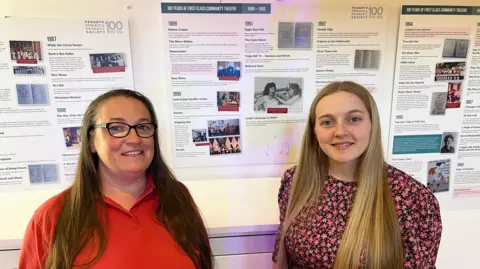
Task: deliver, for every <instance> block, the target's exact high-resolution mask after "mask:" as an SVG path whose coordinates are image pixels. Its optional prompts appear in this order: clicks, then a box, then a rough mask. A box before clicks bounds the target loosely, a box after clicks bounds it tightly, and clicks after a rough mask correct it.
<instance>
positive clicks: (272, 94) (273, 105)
mask: <svg viewBox="0 0 480 269" xmlns="http://www.w3.org/2000/svg"><path fill="white" fill-rule="evenodd" d="M254 90H255V93H254V104H253V110H254V111H255V112H267V113H290V112H302V104H303V98H302V91H303V78H295V77H272V78H270V77H256V78H255V83H254Z"/></svg>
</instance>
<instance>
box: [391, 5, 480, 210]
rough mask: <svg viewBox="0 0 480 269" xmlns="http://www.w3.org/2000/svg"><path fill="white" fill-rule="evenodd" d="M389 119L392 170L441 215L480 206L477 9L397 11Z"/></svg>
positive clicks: (479, 36)
mask: <svg viewBox="0 0 480 269" xmlns="http://www.w3.org/2000/svg"><path fill="white" fill-rule="evenodd" d="M391 116H392V119H391V127H390V131H391V132H390V145H391V146H390V148H389V160H390V161H391V163H392V164H393V165H395V166H396V167H398V168H400V169H402V170H404V171H405V172H407V173H408V174H410V175H412V176H413V177H414V178H415V179H417V180H418V181H420V182H422V183H423V184H425V185H426V186H428V188H429V189H430V190H431V191H432V192H433V193H435V195H436V196H437V198H438V199H439V201H440V203H441V206H444V208H452V209H453V208H465V207H469V206H477V205H480V203H474V202H473V201H472V199H474V200H475V199H476V200H477V201H478V202H480V177H479V175H480V166H479V165H478V163H479V162H480V7H470V6H465V7H461V6H403V7H402V16H401V20H400V30H399V38H398V49H397V60H396V72H395V87H394V98H393V104H392V115H391Z"/></svg>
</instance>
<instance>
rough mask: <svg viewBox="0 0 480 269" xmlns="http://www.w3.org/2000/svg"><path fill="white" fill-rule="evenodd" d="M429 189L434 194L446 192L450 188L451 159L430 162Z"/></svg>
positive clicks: (428, 168)
mask: <svg viewBox="0 0 480 269" xmlns="http://www.w3.org/2000/svg"><path fill="white" fill-rule="evenodd" d="M427 171H428V175H427V187H428V189H430V191H432V192H433V193H437V192H446V191H448V190H449V189H450V188H449V186H450V159H447V160H436V161H429V162H428V166H427Z"/></svg>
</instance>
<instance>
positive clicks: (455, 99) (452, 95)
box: [447, 82, 462, 108]
mask: <svg viewBox="0 0 480 269" xmlns="http://www.w3.org/2000/svg"><path fill="white" fill-rule="evenodd" d="M461 95H462V83H461V82H449V83H448V97H447V108H459V107H460V103H461V102H460V99H461Z"/></svg>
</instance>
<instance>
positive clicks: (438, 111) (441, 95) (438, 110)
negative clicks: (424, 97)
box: [430, 92, 448, 115]
mask: <svg viewBox="0 0 480 269" xmlns="http://www.w3.org/2000/svg"><path fill="white" fill-rule="evenodd" d="M447 97H448V92H433V93H432V101H431V103H430V115H445V111H446V110H447Z"/></svg>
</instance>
